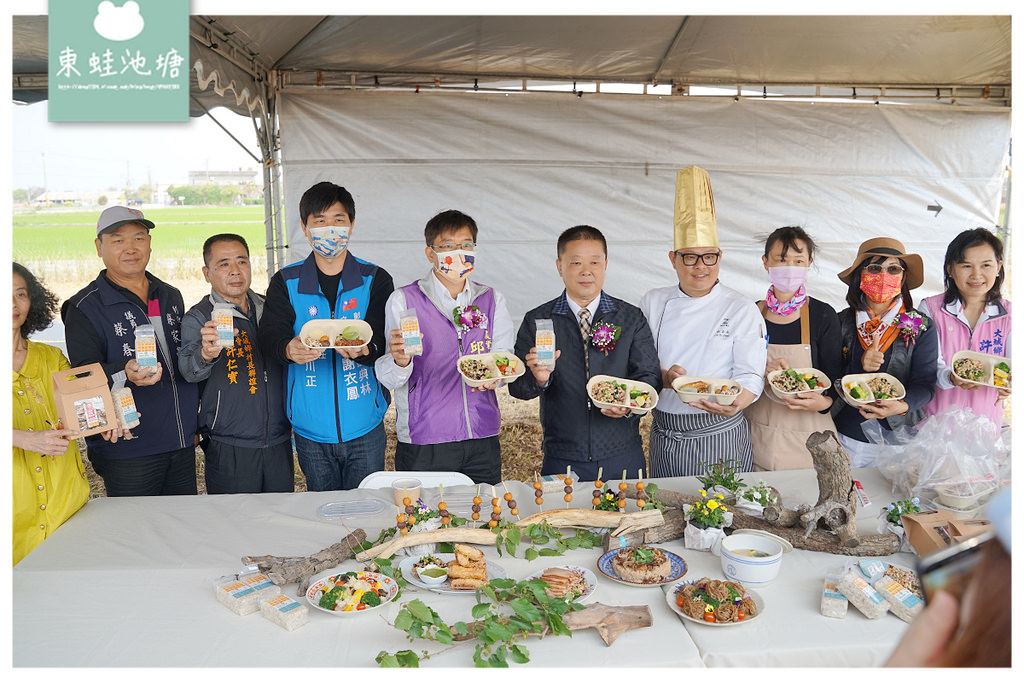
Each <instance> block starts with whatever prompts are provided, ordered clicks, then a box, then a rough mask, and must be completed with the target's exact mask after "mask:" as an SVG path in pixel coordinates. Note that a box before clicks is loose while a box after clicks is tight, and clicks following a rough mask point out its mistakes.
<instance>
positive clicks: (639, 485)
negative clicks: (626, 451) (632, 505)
mask: <svg viewBox="0 0 1024 683" xmlns="http://www.w3.org/2000/svg"><path fill="white" fill-rule="evenodd" d="M645 487H646V484H644V468H642V467H641V468H640V469H639V470H638V472H637V475H636V506H637V507H638V508H640V509H641V510H642V509H643V507H644V505H647V494H646V493H645V492H644V488H645Z"/></svg>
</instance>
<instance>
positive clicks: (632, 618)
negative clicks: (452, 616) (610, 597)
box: [452, 602, 654, 645]
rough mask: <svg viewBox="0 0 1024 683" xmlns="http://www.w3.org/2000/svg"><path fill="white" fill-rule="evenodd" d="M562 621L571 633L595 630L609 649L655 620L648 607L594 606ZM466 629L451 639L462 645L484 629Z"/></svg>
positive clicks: (474, 625)
mask: <svg viewBox="0 0 1024 683" xmlns="http://www.w3.org/2000/svg"><path fill="white" fill-rule="evenodd" d="M562 621H563V622H564V623H565V626H566V628H568V629H569V630H570V631H582V630H585V629H588V628H592V629H596V630H597V632H598V634H599V635H600V636H601V640H603V641H604V643H605V645H611V644H612V643H614V642H615V640H616V639H617V638H618V637H619V636H621V635H622V634H623V633H625V632H626V631H632V630H633V629H637V628H646V627H648V626H650V625H651V624H653V623H654V617H653V616H652V615H651V608H650V607H648V606H647V605H629V606H621V605H605V604H603V603H600V602H595V603H593V604H591V605H587V606H586V607H585V608H584V609H581V610H578V611H576V612H567V613H566V614H564V615H562ZM468 627H469V628H468V631H467V633H466V634H465V635H460V634H458V633H454V632H453V634H452V635H453V637H454V639H455V640H456V641H463V640H471V639H473V638H476V636H477V634H478V633H479V632H480V629H481V628H483V625H482V624H481V623H480V622H473V623H472V624H469V625H468ZM547 633H549V629H547V628H545V629H544V631H543V632H542V633H541V634H538V635H545V634H547Z"/></svg>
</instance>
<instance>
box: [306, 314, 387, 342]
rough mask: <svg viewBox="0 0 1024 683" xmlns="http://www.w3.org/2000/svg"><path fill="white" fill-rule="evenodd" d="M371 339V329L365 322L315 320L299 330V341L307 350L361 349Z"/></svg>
mask: <svg viewBox="0 0 1024 683" xmlns="http://www.w3.org/2000/svg"><path fill="white" fill-rule="evenodd" d="M372 338H373V328H372V327H370V324H369V323H368V322H366V321H365V320H354V319H353V320H348V319H344V318H335V319H315V320H310V321H308V322H307V323H306V324H305V325H303V326H302V329H301V330H299V341H301V342H302V343H303V345H304V346H305V347H306V348H309V349H328V348H330V349H343V348H347V349H361V348H362V347H364V346H366V345H367V344H369V343H370V339H372Z"/></svg>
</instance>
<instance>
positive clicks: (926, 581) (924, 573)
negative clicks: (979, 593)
mask: <svg viewBox="0 0 1024 683" xmlns="http://www.w3.org/2000/svg"><path fill="white" fill-rule="evenodd" d="M993 538H995V532H994V531H984V532H982V533H980V534H978V535H977V536H971V537H970V538H968V539H966V540H964V541H961V542H960V543H957V544H955V545H951V546H949V547H946V548H940V549H939V550H936V551H935V552H933V553H929V554H928V555H926V556H924V557H920V558H918V560H917V575H918V577H919V578H920V579H921V588H922V589H923V590H924V600H925V602H926V603H927V602H929V601H930V600H931V597H932V596H933V595H935V593H936V592H937V591H940V590H945V591H947V592H950V593H953V594H954V595H959V594H960V592H961V591H962V590H963V587H964V586H965V585H966V583H967V577H968V576H969V575H970V573H971V570H973V569H974V566H975V565H976V564H977V563H978V560H979V559H980V558H981V551H982V550H984V548H985V546H986V545H987V544H988V542H989V541H991V540H992V539H993Z"/></svg>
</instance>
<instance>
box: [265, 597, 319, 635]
mask: <svg viewBox="0 0 1024 683" xmlns="http://www.w3.org/2000/svg"><path fill="white" fill-rule="evenodd" d="M260 614H262V615H263V616H265V617H266V618H267V619H270V620H271V621H272V622H274V623H275V624H277V625H278V626H280V627H281V628H283V629H286V630H288V631H294V630H295V629H297V628H298V627H300V626H302V625H303V624H305V623H306V622H308V621H309V607H307V606H305V605H303V604H302V603H301V602H299V601H297V600H292V599H291V598H289V597H288V596H287V595H275V596H274V597H272V598H269V599H266V598H263V599H260Z"/></svg>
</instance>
